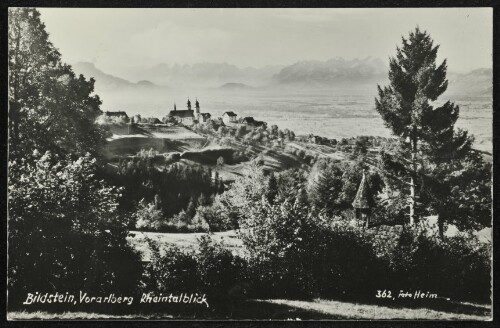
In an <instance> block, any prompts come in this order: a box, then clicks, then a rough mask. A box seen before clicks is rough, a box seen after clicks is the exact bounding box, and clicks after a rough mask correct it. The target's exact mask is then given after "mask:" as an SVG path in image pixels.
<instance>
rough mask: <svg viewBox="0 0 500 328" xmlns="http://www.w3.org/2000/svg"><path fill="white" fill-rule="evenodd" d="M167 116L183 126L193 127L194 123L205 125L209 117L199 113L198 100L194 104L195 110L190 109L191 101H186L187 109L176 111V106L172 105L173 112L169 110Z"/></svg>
mask: <svg viewBox="0 0 500 328" xmlns="http://www.w3.org/2000/svg"><path fill="white" fill-rule="evenodd" d="M168 116H169V117H170V118H171V119H174V120H175V121H176V122H177V123H182V124H184V125H193V124H194V123H198V122H199V123H205V122H207V121H208V120H209V119H210V117H211V115H210V114H209V113H200V103H199V101H198V99H196V102H195V110H194V111H193V110H192V108H191V100H189V98H188V101H187V109H185V110H177V106H176V105H175V104H174V110H171V111H170V113H169V114H168Z"/></svg>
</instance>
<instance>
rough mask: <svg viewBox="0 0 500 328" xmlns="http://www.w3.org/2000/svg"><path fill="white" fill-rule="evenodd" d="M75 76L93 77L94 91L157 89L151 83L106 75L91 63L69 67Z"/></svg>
mask: <svg viewBox="0 0 500 328" xmlns="http://www.w3.org/2000/svg"><path fill="white" fill-rule="evenodd" d="M71 66H72V68H73V71H74V72H75V73H76V74H83V75H84V76H85V77H86V78H91V77H93V78H94V79H95V89H96V90H104V91H114V90H123V89H136V88H142V89H144V88H157V87H158V86H157V85H155V84H154V83H153V82H150V81H147V80H141V81H139V82H137V83H134V82H131V81H129V80H126V79H123V78H120V77H117V76H114V75H111V74H107V73H105V72H103V71H101V70H100V69H98V68H97V67H96V66H95V65H94V64H93V63H88V62H78V63H76V64H73V65H71Z"/></svg>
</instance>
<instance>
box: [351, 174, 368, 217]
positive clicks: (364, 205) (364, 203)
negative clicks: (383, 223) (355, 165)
mask: <svg viewBox="0 0 500 328" xmlns="http://www.w3.org/2000/svg"><path fill="white" fill-rule="evenodd" d="M370 204H371V194H370V187H369V186H368V181H367V179H366V175H365V172H364V171H363V177H362V178H361V183H360V184H359V188H358V192H357V193H356V197H354V201H353V202H352V207H354V208H359V209H369V208H371V206H370Z"/></svg>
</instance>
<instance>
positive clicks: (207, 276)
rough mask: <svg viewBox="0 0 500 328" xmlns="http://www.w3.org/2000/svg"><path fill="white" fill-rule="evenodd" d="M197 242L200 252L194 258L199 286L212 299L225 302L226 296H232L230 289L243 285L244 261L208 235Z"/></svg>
mask: <svg viewBox="0 0 500 328" xmlns="http://www.w3.org/2000/svg"><path fill="white" fill-rule="evenodd" d="M198 242H199V247H200V252H199V254H197V256H196V260H197V272H198V274H199V278H200V283H201V284H200V286H201V288H202V290H203V292H204V293H206V294H207V295H210V298H211V299H212V300H213V301H216V302H227V298H228V296H234V295H230V294H231V293H232V291H234V289H235V288H236V287H237V286H242V285H243V281H244V277H245V273H244V272H245V262H244V261H243V260H242V259H241V258H239V257H237V256H234V255H233V254H232V253H231V251H229V250H228V249H226V248H225V247H224V244H222V243H217V242H215V241H214V240H212V239H211V238H210V236H208V235H205V236H202V237H201V238H200V239H199V240H198Z"/></svg>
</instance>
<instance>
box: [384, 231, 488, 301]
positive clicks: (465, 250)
mask: <svg viewBox="0 0 500 328" xmlns="http://www.w3.org/2000/svg"><path fill="white" fill-rule="evenodd" d="M490 246H491V245H488V244H482V243H480V242H479V241H478V239H477V238H476V237H474V236H473V235H470V234H458V235H457V236H454V237H449V238H447V239H445V240H442V239H440V238H438V237H437V236H435V235H433V234H430V233H429V231H428V230H427V228H421V229H416V230H409V229H407V230H405V231H404V232H403V234H402V236H401V238H400V241H399V245H398V247H396V248H395V249H394V251H393V252H392V253H390V254H388V255H387V256H386V260H387V261H388V266H389V267H390V269H391V271H392V278H391V281H392V282H393V284H394V285H396V286H398V287H401V289H403V288H405V289H408V288H411V289H413V290H417V289H420V290H426V291H427V290H428V291H431V292H433V293H437V294H438V295H439V296H441V297H450V298H454V299H459V300H470V301H482V302H489V301H490V293H491V284H490V282H491V277H490V272H491V265H490V263H491V262H490V258H491V256H490V249H491V248H490Z"/></svg>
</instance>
